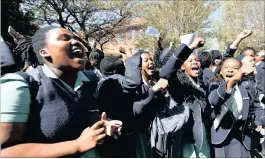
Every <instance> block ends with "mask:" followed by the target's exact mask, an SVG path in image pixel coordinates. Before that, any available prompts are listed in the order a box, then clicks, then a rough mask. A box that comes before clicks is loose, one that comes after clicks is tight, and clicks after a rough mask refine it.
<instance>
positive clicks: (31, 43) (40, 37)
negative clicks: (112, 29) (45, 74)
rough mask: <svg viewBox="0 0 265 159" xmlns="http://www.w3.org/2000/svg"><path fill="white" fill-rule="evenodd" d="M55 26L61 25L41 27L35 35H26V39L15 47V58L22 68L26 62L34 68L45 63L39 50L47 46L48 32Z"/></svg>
mask: <svg viewBox="0 0 265 159" xmlns="http://www.w3.org/2000/svg"><path fill="white" fill-rule="evenodd" d="M55 28H60V27H54V26H49V27H45V28H40V29H38V30H37V31H36V32H35V34H34V36H33V37H30V36H24V39H23V40H22V41H21V42H19V44H18V45H17V47H16V48H15V49H14V53H15V57H16V58H15V59H16V62H17V63H18V65H19V67H20V68H21V67H24V64H25V63H27V64H28V65H29V66H32V67H34V68H35V67H37V66H38V65H42V64H43V60H42V57H41V56H40V54H39V51H40V50H41V49H43V48H44V47H45V46H46V38H47V37H46V33H47V32H48V31H50V30H52V29H55Z"/></svg>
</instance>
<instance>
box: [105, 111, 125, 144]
mask: <svg viewBox="0 0 265 159" xmlns="http://www.w3.org/2000/svg"><path fill="white" fill-rule="evenodd" d="M101 121H103V122H104V127H105V130H106V134H107V135H108V136H113V137H114V138H115V139H117V138H118V136H119V135H121V129H122V122H121V121H120V120H111V119H108V118H107V114H106V113H105V112H103V113H102V115H101Z"/></svg>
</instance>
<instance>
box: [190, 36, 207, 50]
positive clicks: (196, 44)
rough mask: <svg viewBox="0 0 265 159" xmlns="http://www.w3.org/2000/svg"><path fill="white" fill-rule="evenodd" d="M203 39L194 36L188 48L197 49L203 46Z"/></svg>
mask: <svg viewBox="0 0 265 159" xmlns="http://www.w3.org/2000/svg"><path fill="white" fill-rule="evenodd" d="M204 42H205V41H204V39H202V38H200V37H196V38H195V39H194V40H193V42H192V43H191V44H190V46H189V48H190V49H192V50H195V49H198V48H200V47H203V45H204Z"/></svg>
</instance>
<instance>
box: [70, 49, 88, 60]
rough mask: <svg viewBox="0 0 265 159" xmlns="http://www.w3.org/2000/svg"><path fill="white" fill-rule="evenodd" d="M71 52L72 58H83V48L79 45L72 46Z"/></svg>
mask: <svg viewBox="0 0 265 159" xmlns="http://www.w3.org/2000/svg"><path fill="white" fill-rule="evenodd" d="M71 53H72V58H79V59H83V58H84V55H85V54H84V50H83V48H82V47H81V46H73V47H71Z"/></svg>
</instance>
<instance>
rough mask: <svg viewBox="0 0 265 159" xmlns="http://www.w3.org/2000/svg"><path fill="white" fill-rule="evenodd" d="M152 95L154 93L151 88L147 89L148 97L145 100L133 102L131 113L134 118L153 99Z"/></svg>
mask: <svg viewBox="0 0 265 159" xmlns="http://www.w3.org/2000/svg"><path fill="white" fill-rule="evenodd" d="M154 95H155V92H154V91H153V89H152V87H150V88H149V89H148V96H147V97H146V98H145V99H142V100H140V101H137V102H134V104H133V113H134V115H135V116H136V115H139V114H141V113H142V112H143V111H144V110H145V109H146V108H147V107H148V106H149V103H150V102H151V100H152V99H153V98H154Z"/></svg>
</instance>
